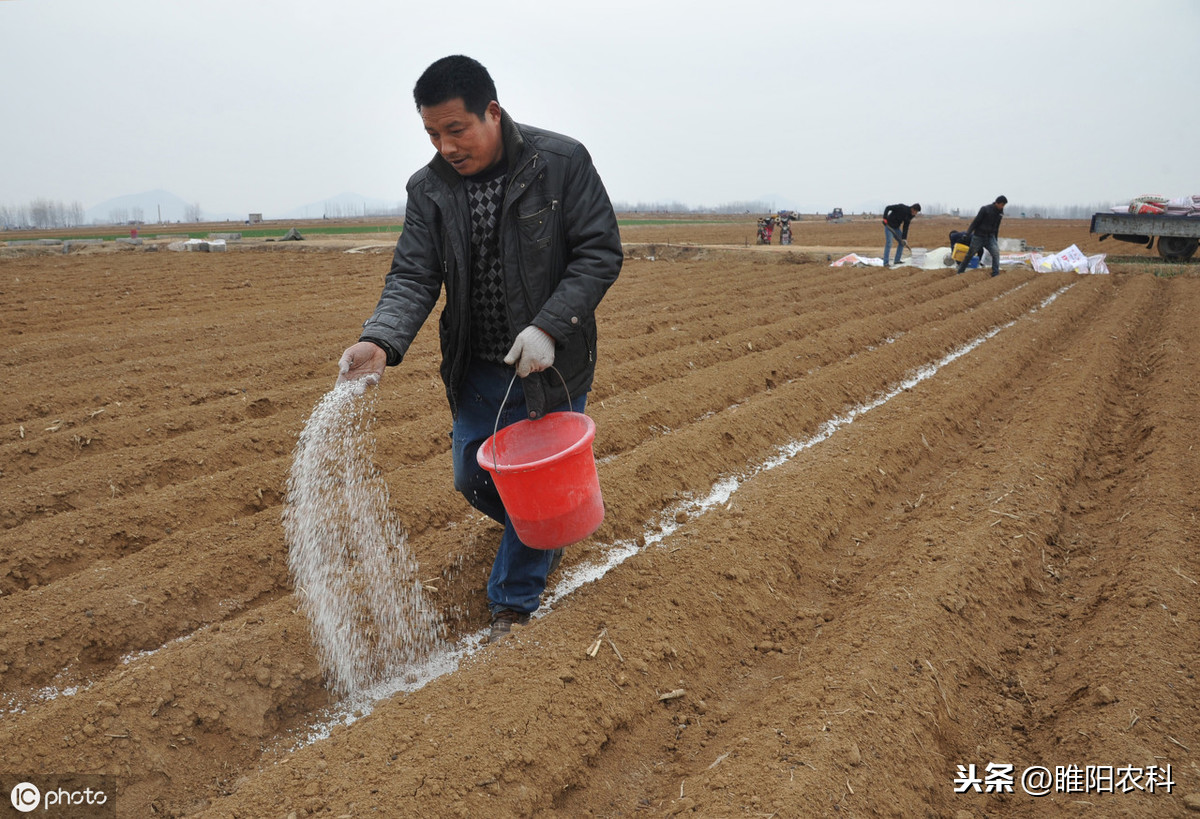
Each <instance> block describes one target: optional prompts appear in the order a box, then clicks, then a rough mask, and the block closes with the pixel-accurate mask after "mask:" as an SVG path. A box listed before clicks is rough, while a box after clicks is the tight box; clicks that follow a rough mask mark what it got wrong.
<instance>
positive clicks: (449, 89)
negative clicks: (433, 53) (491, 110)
mask: <svg viewBox="0 0 1200 819" xmlns="http://www.w3.org/2000/svg"><path fill="white" fill-rule="evenodd" d="M456 98H461V99H462V101H463V105H464V106H465V107H466V109H467V110H468V111H470V112H471V113H472V114H474V115H475V116H477V117H479V118H480V119H483V115H484V114H485V113H487V107H488V104H489V103H490V102H491V101H492V100H496V101H497V102H499V100H498V99H497V98H496V84H495V83H494V82H492V75H491V74H489V73H488V70H487V69H486V68H484V67H483V66H482V65H481V64H480V63H479V61H478V60H473V59H471V58H470V57H464V56H463V55H461V54H456V55H454V56H452V57H442V58H441V59H440V60H438V61H437V62H435V63H433V64H432V65H431V66H429V68H426V69H425V73H424V74H422V75H421V77H420V79H418V80H417V84H416V85H415V86H413V100H414V101H416V103H417V110H418V111H419V110H421V109H422V108H429V107H432V106H434V105H441V104H442V103H443V102H449V101H450V100H452V99H456Z"/></svg>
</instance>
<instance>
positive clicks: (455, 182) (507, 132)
mask: <svg viewBox="0 0 1200 819" xmlns="http://www.w3.org/2000/svg"><path fill="white" fill-rule="evenodd" d="M500 139H501V140H503V142H504V161H505V162H507V163H508V172H509V173H512V172H513V171H515V170H516V169H517V167H518V162H519V161H520V158H521V154H522V153H524V151H525V137H524V136H522V135H521V128H520V126H518V125H517V123H516V122H514V121H513V118H512V117H510V116H509V115H508V112H507V111H505V110H504V109H503V108H501V109H500ZM429 168H430V170H432V171H433V172H434V173H436V174H437V175H438V176H440V177H441V178H442V181H443V182H445V183H446V184H447V185H449V186H450V187H452V188H456V187H458V186H459V185H461V184H462V176H460V175H459V173H458V171H456V170H454V166H453V165H451V164H450V163H449V162H447V161H446V159H445V157H443V156H442V155H441V154H434V155H433V159H431V160H430V161H429Z"/></svg>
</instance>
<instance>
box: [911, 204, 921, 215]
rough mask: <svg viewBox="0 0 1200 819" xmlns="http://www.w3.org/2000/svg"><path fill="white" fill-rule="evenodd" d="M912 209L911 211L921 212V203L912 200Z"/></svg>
mask: <svg viewBox="0 0 1200 819" xmlns="http://www.w3.org/2000/svg"><path fill="white" fill-rule="evenodd" d="M912 211H913V213H920V212H921V203H920V202H913V203H912Z"/></svg>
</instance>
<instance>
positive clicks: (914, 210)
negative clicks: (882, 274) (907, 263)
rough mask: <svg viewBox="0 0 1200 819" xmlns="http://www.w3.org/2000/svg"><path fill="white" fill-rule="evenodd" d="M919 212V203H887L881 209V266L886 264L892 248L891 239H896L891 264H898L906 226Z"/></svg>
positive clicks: (906, 232)
mask: <svg viewBox="0 0 1200 819" xmlns="http://www.w3.org/2000/svg"><path fill="white" fill-rule="evenodd" d="M920 212H921V205H920V204H919V203H913V204H911V205H888V206H887V207H886V208H884V209H883V266H884V267H887V266H888V256H889V255H890V253H891V249H892V239H895V240H896V261H894V262H892V264H900V253H901V252H902V251H903V250H904V243H905V242H906V241H908V226H909V225H910V224H912V220H913V217H915V216H916V215H917V214H918V213H920Z"/></svg>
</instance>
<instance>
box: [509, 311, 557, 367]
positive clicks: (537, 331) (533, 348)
mask: <svg viewBox="0 0 1200 819" xmlns="http://www.w3.org/2000/svg"><path fill="white" fill-rule="evenodd" d="M504 363H505V364H508V365H509V366H515V367H516V368H517V375H519V376H520V377H521V378H524V377H525V376H527V375H529V374H530V373H540V372H541V371H542V370H545V369H548V368H549V367H551V366H553V364H554V339H553V338H552V337H551V336H550V334H549V333H547V332H546V331H545V330H542V329H541V328H540V327H534V326H533V325H532V324H531V325H529V326H528V327H526V328H525V329H524V330H522V331H521V332H520V333H519V334H518V335H517V340H516V341H515V342H513V346H512V349H511V350H509V351H508V355H506V356H504Z"/></svg>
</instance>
